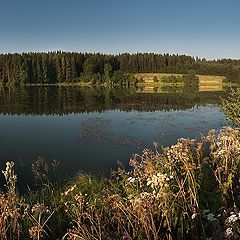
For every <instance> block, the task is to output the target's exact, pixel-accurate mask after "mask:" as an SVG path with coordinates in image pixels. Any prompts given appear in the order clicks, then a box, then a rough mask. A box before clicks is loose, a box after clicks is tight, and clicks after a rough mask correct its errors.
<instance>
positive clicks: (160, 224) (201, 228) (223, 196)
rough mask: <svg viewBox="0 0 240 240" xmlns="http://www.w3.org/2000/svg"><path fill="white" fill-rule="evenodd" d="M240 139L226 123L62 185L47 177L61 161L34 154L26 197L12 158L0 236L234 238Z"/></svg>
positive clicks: (239, 214) (239, 220)
mask: <svg viewBox="0 0 240 240" xmlns="http://www.w3.org/2000/svg"><path fill="white" fill-rule="evenodd" d="M239 141H240V129H239V128H232V127H226V128H224V129H222V130H220V131H214V130H212V131H210V132H209V134H208V135H207V136H206V137H204V138H203V139H202V141H197V140H191V139H184V138H182V139H179V140H178V142H177V143H176V144H175V145H173V146H171V147H167V148H164V149H161V151H160V150H159V146H158V145H157V144H156V143H155V144H154V148H153V149H144V150H143V152H142V154H140V155H138V154H134V155H133V156H132V157H131V159H130V167H131V169H130V170H129V171H127V170H125V168H124V167H122V166H119V168H118V170H117V171H115V172H113V173H112V175H111V177H110V178H108V179H96V178H94V177H93V176H91V175H88V174H84V173H81V174H78V175H77V176H76V177H75V178H74V179H73V180H72V181H71V182H69V183H68V184H67V185H66V187H61V186H59V185H58V184H53V183H52V182H50V181H49V176H48V174H49V172H51V171H50V169H52V168H53V166H56V165H57V166H58V165H59V164H57V163H56V162H55V164H53V165H49V164H47V163H46V162H45V161H44V160H43V159H38V160H37V161H36V162H35V163H34V164H33V167H32V170H33V172H34V175H35V180H36V183H37V184H38V190H37V191H29V192H27V193H26V194H25V195H24V196H20V195H19V194H18V193H17V191H16V184H15V183H16V181H17V177H16V175H15V173H14V168H13V163H10V165H9V164H8V165H7V169H6V171H7V172H8V173H7V172H6V171H4V175H5V177H6V182H7V184H6V185H7V191H6V192H5V193H1V194H0V201H1V202H0V204H1V205H0V211H1V215H0V229H1V230H0V238H1V239H83V240H90V239H91V240H92V239H97V240H100V239H102V240H105V239H132V240H135V239H139V240H140V239H147V240H151V239H154V240H157V239H239V236H240V230H239V229H240V209H239V206H240V195H239V189H240V183H239V179H240V174H239V169H240V142H239ZM11 164H12V165H11ZM9 166H12V167H9ZM13 176H14V177H13Z"/></svg>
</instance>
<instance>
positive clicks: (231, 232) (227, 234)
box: [226, 228, 233, 237]
mask: <svg viewBox="0 0 240 240" xmlns="http://www.w3.org/2000/svg"><path fill="white" fill-rule="evenodd" d="M232 234H233V231H232V228H227V229H226V237H229V236H231V235H232Z"/></svg>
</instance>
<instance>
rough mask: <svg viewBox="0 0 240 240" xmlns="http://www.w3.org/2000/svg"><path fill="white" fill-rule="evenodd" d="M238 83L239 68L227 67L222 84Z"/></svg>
mask: <svg viewBox="0 0 240 240" xmlns="http://www.w3.org/2000/svg"><path fill="white" fill-rule="evenodd" d="M239 81H240V68H239V67H238V68H237V67H234V66H229V68H228V70H227V72H226V77H225V79H224V82H227V83H239Z"/></svg>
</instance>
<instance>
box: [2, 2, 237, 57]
mask: <svg viewBox="0 0 240 240" xmlns="http://www.w3.org/2000/svg"><path fill="white" fill-rule="evenodd" d="M239 9H240V1H239V0H229V1H227V0H165V1H162V0H65V1H63V0H0V52H1V53H6V52H28V51H53V50H63V51H81V52H104V53H121V52H131V53H133V52H155V53H167V52H169V53H179V54H183V53H184V54H189V55H192V56H199V57H206V58H208V59H211V58H240V27H239V25H240V14H239Z"/></svg>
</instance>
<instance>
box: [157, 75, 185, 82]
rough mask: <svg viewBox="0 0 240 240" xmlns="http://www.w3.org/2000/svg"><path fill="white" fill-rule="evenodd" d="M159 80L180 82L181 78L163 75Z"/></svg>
mask: <svg viewBox="0 0 240 240" xmlns="http://www.w3.org/2000/svg"><path fill="white" fill-rule="evenodd" d="M160 81H161V82H164V83H177V82H182V78H181V77H176V76H169V77H168V76H165V77H161V79H160Z"/></svg>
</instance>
